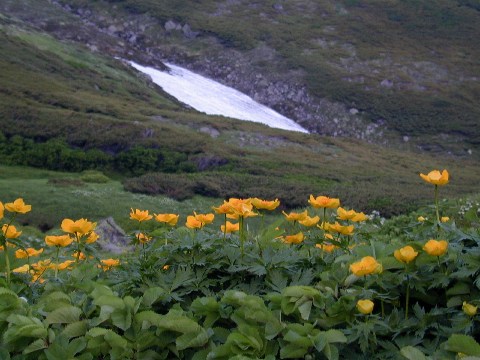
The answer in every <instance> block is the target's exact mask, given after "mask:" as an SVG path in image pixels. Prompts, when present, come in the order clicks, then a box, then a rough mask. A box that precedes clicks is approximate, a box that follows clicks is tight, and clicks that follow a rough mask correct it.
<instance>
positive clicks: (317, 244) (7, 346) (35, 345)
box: [0, 171, 480, 360]
mask: <svg viewBox="0 0 480 360" xmlns="http://www.w3.org/2000/svg"><path fill="white" fill-rule="evenodd" d="M422 177H423V178H424V180H425V181H426V182H428V183H430V184H433V185H434V188H435V192H434V195H435V197H434V200H435V201H434V203H435V206H433V207H432V208H431V209H430V210H427V211H425V212H423V213H422V214H412V215H409V216H406V215H404V216H401V217H398V218H396V219H392V220H390V221H387V222H385V220H384V219H383V218H380V217H376V216H370V217H367V216H366V215H365V214H363V213H360V212H356V211H353V210H347V209H345V208H342V207H340V200H339V199H334V198H329V197H325V196H318V197H314V196H311V197H310V200H309V207H308V208H306V210H305V211H303V212H290V213H286V212H285V213H284V214H283V216H282V219H279V220H277V221H275V222H273V223H271V222H270V221H267V222H265V217H264V215H263V214H265V212H270V211H274V209H275V208H277V207H278V206H279V201H262V200H260V199H256V198H252V199H230V200H229V201H225V202H224V203H223V204H221V205H220V206H218V207H215V208H214V209H213V210H214V212H215V213H216V214H217V215H215V214H214V212H212V213H206V214H200V213H194V214H193V215H191V216H188V217H187V219H186V220H185V219H181V220H179V216H178V215H176V214H156V213H155V214H153V215H152V214H151V213H150V212H149V211H148V210H139V209H135V210H134V209H131V212H130V219H131V221H132V222H133V223H136V224H137V228H138V229H139V230H137V231H134V232H133V233H132V234H131V239H132V244H131V246H132V248H131V251H128V252H126V253H125V254H122V255H120V256H117V257H116V258H115V259H102V257H103V256H100V255H101V253H99V252H98V250H96V248H95V245H96V238H97V236H96V234H95V231H94V229H95V223H92V222H90V221H88V220H86V219H80V220H76V221H73V220H71V219H64V220H63V221H62V224H61V230H62V231H63V234H62V235H49V236H47V237H46V238H45V243H46V245H47V246H48V248H47V249H45V251H43V250H41V251H40V250H38V249H36V248H39V247H41V243H43V240H30V243H27V242H26V241H24V240H21V238H20V236H21V233H20V231H19V230H20V229H17V228H16V227H15V226H14V225H13V224H14V223H13V222H12V221H11V220H12V219H13V218H16V217H17V216H18V217H21V216H23V214H24V213H27V212H29V211H30V210H31V207H30V205H27V204H25V203H24V202H23V200H22V199H17V200H16V201H14V202H11V203H5V204H1V207H0V208H1V210H2V211H1V212H2V214H3V213H4V215H5V218H4V222H5V225H4V227H3V228H2V229H3V236H2V237H1V244H2V246H3V250H4V251H3V252H2V253H1V259H0V266H1V267H2V271H3V272H4V273H5V275H6V276H5V278H2V279H0V281H1V282H2V287H0V299H1V301H0V329H1V330H2V337H1V340H0V354H1V355H2V357H3V358H6V359H9V358H11V359H48V360H51V359H65V358H75V359H100V358H111V359H169V358H174V357H175V358H185V359H205V358H207V359H231V358H236V359H275V358H283V359H289V358H292V359H293V358H295V359H298V358H305V359H313V358H328V359H338V358H344V359H360V358H372V359H405V358H406V359H415V360H417V359H436V358H442V359H443V358H445V359H456V358H457V356H460V355H461V356H471V357H472V358H473V357H474V356H480V345H479V344H478V343H476V341H475V340H474V339H475V338H478V337H479V336H480V328H479V326H478V319H479V318H478V316H479V315H478V314H477V307H478V306H479V305H480V303H479V296H480V286H479V284H480V277H479V276H480V273H479V268H480V267H479V265H480V262H479V259H480V233H479V231H478V226H479V224H480V221H479V217H478V212H479V206H478V204H477V205H475V204H470V206H469V207H468V208H467V207H464V208H462V209H459V210H460V211H458V212H455V213H453V212H449V215H450V217H447V216H445V215H446V209H445V208H443V207H442V205H441V203H440V202H439V201H438V200H439V194H438V193H439V191H441V190H443V186H444V185H445V184H447V183H448V181H449V179H448V173H447V172H445V171H444V172H442V173H440V172H430V173H429V174H427V175H423V176H422ZM439 188H440V189H439ZM449 211H451V210H449ZM418 215H421V216H418ZM453 215H455V218H454V217H453ZM215 217H217V220H215ZM218 218H220V220H218ZM232 219H237V220H238V223H237V225H235V224H232V223H230V221H231V220H232ZM183 221H185V222H184V226H180V225H181V223H183ZM154 223H155V224H157V225H154ZM215 224H216V225H220V224H222V225H223V226H222V228H221V230H220V231H219V230H216V229H215ZM7 243H10V245H8V244H7ZM12 246H15V248H13V247H12ZM9 248H10V249H9ZM51 249H53V250H51ZM11 250H16V253H15V254H16V257H17V259H14V258H13V257H12V256H11V255H12V254H11ZM73 250H76V253H75V256H74V257H71V254H72V251H73ZM22 251H23V252H25V253H28V254H30V256H29V257H28V256H27V257H25V256H19V255H17V253H18V254H21V253H22ZM9 254H10V256H9ZM5 255H6V256H5ZM104 255H107V256H112V254H104ZM37 256H40V259H42V260H39V261H37V260H34V258H37ZM7 259H8V261H7ZM34 261H36V262H35V263H34ZM22 264H24V265H22ZM12 268H15V269H14V270H13V272H12V273H11V272H10V270H11V269H12ZM10 275H11V277H10ZM467 358H468V357H467Z"/></svg>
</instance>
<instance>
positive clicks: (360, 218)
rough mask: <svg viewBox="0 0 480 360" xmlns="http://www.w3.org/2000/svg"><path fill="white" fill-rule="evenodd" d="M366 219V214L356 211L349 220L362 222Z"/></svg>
mask: <svg viewBox="0 0 480 360" xmlns="http://www.w3.org/2000/svg"><path fill="white" fill-rule="evenodd" d="M366 220H368V216H367V215H365V214H364V213H363V212H357V213H356V214H355V216H354V217H353V218H351V221H353V222H362V221H366Z"/></svg>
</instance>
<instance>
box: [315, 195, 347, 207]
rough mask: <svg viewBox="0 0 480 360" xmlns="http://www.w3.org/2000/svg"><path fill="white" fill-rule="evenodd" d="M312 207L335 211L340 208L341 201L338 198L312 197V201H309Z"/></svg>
mask: <svg viewBox="0 0 480 360" xmlns="http://www.w3.org/2000/svg"><path fill="white" fill-rule="evenodd" d="M308 202H309V203H310V205H312V206H313V207H314V208H317V209H318V208H326V209H335V208H338V207H339V206H340V199H337V198H330V197H328V196H317V197H314V196H313V195H310V199H309V200H308Z"/></svg>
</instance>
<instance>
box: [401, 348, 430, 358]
mask: <svg viewBox="0 0 480 360" xmlns="http://www.w3.org/2000/svg"><path fill="white" fill-rule="evenodd" d="M400 354H402V355H403V356H404V357H405V358H407V359H408V360H426V359H427V358H426V357H425V355H424V354H423V352H421V351H420V350H418V349H417V348H416V347H413V346H405V347H402V348H401V349H400Z"/></svg>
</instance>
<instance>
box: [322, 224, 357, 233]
mask: <svg viewBox="0 0 480 360" xmlns="http://www.w3.org/2000/svg"><path fill="white" fill-rule="evenodd" d="M324 226H325V228H324V229H325V230H327V231H332V232H336V233H339V234H342V235H353V229H354V226H353V225H350V226H343V225H340V224H339V223H338V221H335V224H328V223H326V224H325V225H324Z"/></svg>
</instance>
